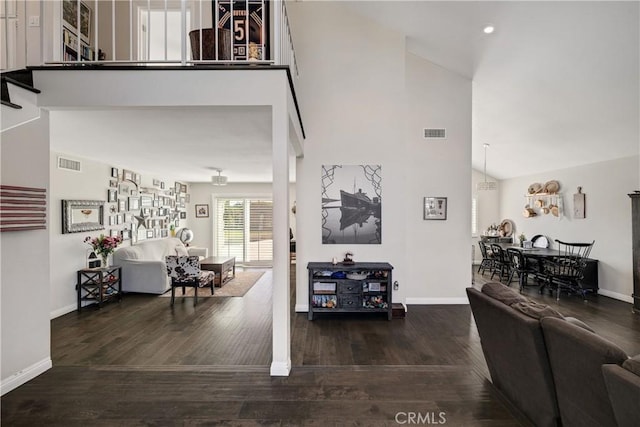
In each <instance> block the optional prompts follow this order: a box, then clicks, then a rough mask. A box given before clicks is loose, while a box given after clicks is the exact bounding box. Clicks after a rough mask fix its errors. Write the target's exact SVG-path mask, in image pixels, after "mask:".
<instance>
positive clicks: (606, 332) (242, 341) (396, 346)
mask: <svg viewBox="0 0 640 427" xmlns="http://www.w3.org/2000/svg"><path fill="white" fill-rule="evenodd" d="M263 277H265V279H264V280H261V281H260V282H259V283H258V284H256V285H255V286H254V287H253V288H252V289H251V290H250V291H249V292H248V293H247V294H246V295H245V297H244V298H203V299H201V300H199V302H198V306H196V307H193V303H192V301H191V300H190V299H186V300H184V301H178V302H177V303H176V305H175V306H174V308H173V309H171V308H170V306H169V302H168V300H167V299H165V298H157V297H153V296H143V295H136V296H133V295H127V296H126V297H125V298H124V300H123V301H122V303H120V304H109V305H107V306H105V307H104V308H103V309H102V310H91V311H84V312H82V313H80V314H76V313H69V314H68V315H65V316H62V317H61V318H58V319H55V320H53V321H52V358H53V363H54V368H53V369H51V370H49V371H47V372H46V373H44V374H42V375H40V376H39V377H37V378H36V379H34V380H32V381H30V382H29V383H27V384H25V385H23V386H21V387H19V388H18V389H16V390H14V391H12V392H10V393H8V394H6V395H5V396H3V397H2V399H1V403H2V408H1V413H2V419H1V421H2V425H3V426H5V425H7V426H14V425H15V426H34V425H45V424H46V425H60V426H76V425H77V426H80V425H81V426H112V425H117V426H137V425H162V426H170V425H180V426H196V425H212V424H214V425H219V424H221V425H238V426H245V425H246V426H249V425H278V426H279V425H283V426H298V425H309V426H316V425H317V426H348V425H353V426H356V425H364V426H387V425H389V426H391V425H398V423H397V422H396V420H398V421H406V419H407V418H406V417H407V415H406V413H409V412H414V413H420V414H422V416H431V417H437V416H438V415H439V413H440V412H443V413H444V417H445V419H446V420H447V424H449V425H454V426H458V425H469V426H475V425H487V426H515V425H522V423H521V422H519V421H518V420H517V419H516V418H514V416H513V415H512V414H511V413H510V412H509V411H508V410H507V408H506V407H505V405H504V404H503V403H502V401H501V400H500V399H499V398H498V397H497V396H496V394H495V393H494V391H493V389H492V387H491V385H490V383H489V381H488V377H489V375H488V373H487V369H486V364H485V362H484V357H483V355H482V349H481V347H480V342H479V338H478V336H477V331H476V329H475V323H474V321H473V316H472V314H471V311H470V309H469V307H468V306H465V305H459V306H410V307H409V312H408V314H407V317H406V318H405V319H397V320H392V321H387V320H386V319H385V318H384V317H371V318H363V317H359V316H350V315H344V316H340V317H324V318H323V317H319V318H318V319H316V320H314V321H308V320H307V319H306V314H303V313H300V314H292V319H291V325H292V328H291V334H292V335H291V336H292V363H293V369H292V373H291V376H289V377H286V378H272V377H270V376H269V365H270V362H271V275H270V274H266V275H265V276H263ZM487 277H488V276H485V277H482V276H479V275H474V281H475V282H476V283H478V284H479V283H482V282H483V281H486V278H487ZM292 279H293V280H295V274H294V275H292ZM512 286H514V287H515V286H516V284H515V282H514V284H513V285H512ZM292 289H293V290H295V283H292ZM292 293H293V292H292ZM526 293H527V294H528V295H529V296H530V297H531V298H532V299H536V300H540V301H543V302H545V303H547V304H550V305H552V306H557V307H558V309H559V310H560V311H562V312H563V313H564V314H566V315H572V316H575V317H578V318H580V319H582V320H584V321H585V322H587V323H588V324H589V325H591V326H592V327H593V328H594V329H595V330H596V331H597V332H599V333H600V334H602V335H603V336H605V337H607V338H608V339H610V340H611V341H614V342H616V343H617V344H618V345H620V346H621V347H622V348H623V349H624V350H625V351H627V352H628V353H630V354H637V353H640V339H639V337H640V316H638V315H634V314H632V313H631V309H630V307H631V306H630V304H625V303H621V302H619V301H615V300H611V299H609V298H605V297H590V299H589V302H587V303H584V302H583V301H582V300H581V299H580V298H576V297H563V298H562V299H561V300H560V302H559V303H557V302H556V301H555V298H551V297H549V296H547V295H539V294H538V293H537V292H536V290H535V289H527V290H526ZM294 301H295V295H292V305H291V306H292V307H293V303H294ZM396 417H398V418H396ZM403 417H404V418H403Z"/></svg>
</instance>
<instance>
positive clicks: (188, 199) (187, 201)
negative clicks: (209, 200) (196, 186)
mask: <svg viewBox="0 0 640 427" xmlns="http://www.w3.org/2000/svg"><path fill="white" fill-rule="evenodd" d="M184 201H185V202H186V203H191V194H185V196H184Z"/></svg>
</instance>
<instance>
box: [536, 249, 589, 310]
mask: <svg viewBox="0 0 640 427" xmlns="http://www.w3.org/2000/svg"><path fill="white" fill-rule="evenodd" d="M555 242H556V244H557V245H558V255H557V256H555V257H553V258H551V259H548V258H545V259H543V260H542V261H543V263H544V264H543V266H544V274H545V276H546V281H547V285H548V286H549V287H550V288H551V289H553V288H555V289H556V300H559V299H560V292H561V291H562V290H566V291H568V292H570V293H579V294H580V295H582V299H584V300H586V299H587V297H586V294H587V291H590V290H591V289H585V288H583V287H582V283H581V282H582V279H583V278H584V269H585V267H586V266H587V260H588V259H589V254H590V253H591V248H593V245H594V244H595V240H594V241H592V242H591V243H567V242H563V241H560V240H558V239H556V240H555Z"/></svg>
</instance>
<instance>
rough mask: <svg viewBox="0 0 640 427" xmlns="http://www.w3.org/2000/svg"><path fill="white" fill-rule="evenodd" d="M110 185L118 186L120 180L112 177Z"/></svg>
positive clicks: (112, 186)
mask: <svg viewBox="0 0 640 427" xmlns="http://www.w3.org/2000/svg"><path fill="white" fill-rule="evenodd" d="M109 187H111V188H118V180H117V179H110V180H109Z"/></svg>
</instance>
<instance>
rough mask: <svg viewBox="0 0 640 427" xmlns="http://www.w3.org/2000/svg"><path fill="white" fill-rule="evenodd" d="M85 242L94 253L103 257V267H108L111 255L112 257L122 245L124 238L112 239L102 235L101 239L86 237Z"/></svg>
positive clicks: (116, 237)
mask: <svg viewBox="0 0 640 427" xmlns="http://www.w3.org/2000/svg"><path fill="white" fill-rule="evenodd" d="M84 242H85V243H87V244H89V246H91V248H92V249H93V251H94V252H95V253H96V254H97V255H100V257H102V266H103V267H107V260H108V258H109V255H111V254H112V253H113V251H115V250H116V248H117V247H118V245H119V244H120V243H122V237H120V236H113V237H112V236H105V235H104V234H101V235H100V236H99V237H91V236H87V237H85V239H84Z"/></svg>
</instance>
